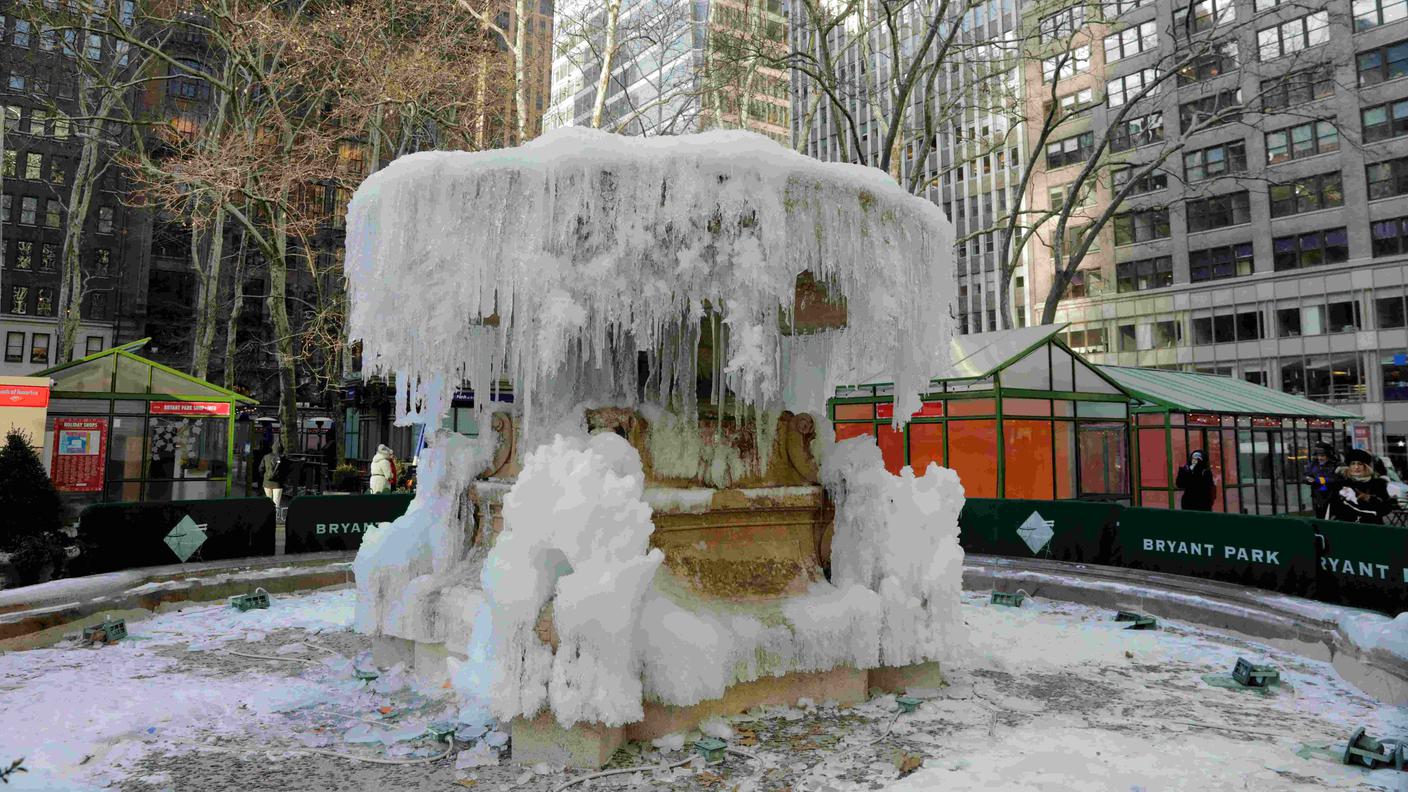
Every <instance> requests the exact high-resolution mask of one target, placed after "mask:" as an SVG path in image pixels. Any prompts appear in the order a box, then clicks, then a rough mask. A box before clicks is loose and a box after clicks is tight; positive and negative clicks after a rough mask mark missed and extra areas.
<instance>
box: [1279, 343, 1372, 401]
mask: <svg viewBox="0 0 1408 792" xmlns="http://www.w3.org/2000/svg"><path fill="white" fill-rule="evenodd" d="M1281 390H1283V391H1285V392H1286V393H1291V394H1294V395H1297V396H1305V397H1307V398H1310V399H1321V400H1324V401H1332V402H1335V401H1339V402H1353V401H1363V399H1364V395H1365V393H1364V371H1363V369H1362V368H1361V367H1360V365H1359V355H1358V354H1348V355H1335V356H1329V355H1318V356H1315V357H1309V358H1305V359H1304V360H1302V359H1300V358H1291V359H1288V360H1282V361H1281Z"/></svg>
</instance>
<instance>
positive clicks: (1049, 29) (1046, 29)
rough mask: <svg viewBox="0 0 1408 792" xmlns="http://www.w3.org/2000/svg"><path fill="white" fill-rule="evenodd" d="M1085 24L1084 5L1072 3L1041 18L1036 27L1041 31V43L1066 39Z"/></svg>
mask: <svg viewBox="0 0 1408 792" xmlns="http://www.w3.org/2000/svg"><path fill="white" fill-rule="evenodd" d="M1084 25H1085V6H1084V5H1073V6H1071V7H1070V8H1063V9H1061V10H1060V11H1057V12H1056V13H1054V14H1052V15H1051V16H1048V17H1044V18H1042V20H1041V22H1039V23H1038V25H1037V29H1038V30H1039V31H1040V33H1041V43H1042V44H1047V43H1050V42H1052V41H1058V40H1064V39H1068V38H1070V37H1071V36H1074V35H1075V33H1076V31H1077V30H1080V29H1081V28H1082V27H1083V26H1084Z"/></svg>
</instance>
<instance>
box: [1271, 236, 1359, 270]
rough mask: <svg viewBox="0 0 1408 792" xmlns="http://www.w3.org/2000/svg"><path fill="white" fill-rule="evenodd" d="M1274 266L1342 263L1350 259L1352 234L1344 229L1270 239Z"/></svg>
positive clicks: (1293, 266)
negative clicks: (1350, 238) (1350, 236)
mask: <svg viewBox="0 0 1408 792" xmlns="http://www.w3.org/2000/svg"><path fill="white" fill-rule="evenodd" d="M1271 252H1272V266H1273V267H1274V268H1275V269H1276V271H1278V272H1280V271H1282V270H1292V269H1302V268H1305V267H1316V266H1319V265H1321V264H1339V263H1341V262H1345V261H1348V260H1349V235H1348V234H1347V233H1345V229H1343V228H1331V229H1328V230H1325V231H1312V232H1310V233H1308V234H1296V235H1294V236H1284V237H1277V238H1275V239H1273V240H1271Z"/></svg>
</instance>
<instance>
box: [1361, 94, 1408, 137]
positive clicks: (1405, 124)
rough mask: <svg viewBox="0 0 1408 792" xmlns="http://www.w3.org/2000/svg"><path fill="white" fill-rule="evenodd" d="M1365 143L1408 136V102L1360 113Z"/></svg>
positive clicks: (1391, 104)
mask: <svg viewBox="0 0 1408 792" xmlns="http://www.w3.org/2000/svg"><path fill="white" fill-rule="evenodd" d="M1359 120H1360V122H1361V123H1362V124H1363V127H1364V142H1365V143H1372V142H1374V141H1376V140H1388V139H1389V138H1395V137H1399V136H1401V135H1408V100H1404V101H1398V102H1389V103H1387V104H1381V105H1375V106H1373V107H1366V108H1364V109H1363V110H1360V111H1359Z"/></svg>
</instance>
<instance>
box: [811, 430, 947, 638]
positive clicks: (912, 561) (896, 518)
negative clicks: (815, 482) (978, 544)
mask: <svg viewBox="0 0 1408 792" xmlns="http://www.w3.org/2000/svg"><path fill="white" fill-rule="evenodd" d="M821 475H822V483H823V484H825V486H826V489H827V491H828V492H829V493H830V495H831V499H832V500H833V501H834V502H835V504H836V522H835V535H834V538H833V539H832V540H831V557H832V569H831V579H832V582H833V583H835V584H836V585H837V586H838V587H842V588H845V587H847V586H856V587H861V588H863V589H866V590H869V591H873V592H877V593H878V594H879V595H880V598H881V600H882V601H883V606H882V610H883V619H882V621H881V624H880V642H879V643H880V662H881V664H883V665H887V666H901V665H907V664H910V663H918V662H922V661H924V660H929V659H935V658H939V657H944V656H947V655H948V654H949V653H951V652H952V651H953V649H954V648H955V647H956V646H958V645H959V643H960V641H961V640H962V635H961V631H962V626H963V621H962V619H961V618H960V617H959V615H958V604H959V594H960V593H961V592H962V588H963V548H961V547H959V544H958V513H959V512H960V511H962V509H963V500H964V498H963V485H962V484H961V483H959V481H958V474H957V473H955V472H953V471H952V470H950V469H948V468H941V467H939V466H938V465H937V464H935V463H933V462H930V463H929V468H928V470H926V471H925V474H924V475H923V476H919V477H916V476H915V475H914V471H913V469H911V468H910V467H908V466H906V467H905V468H904V469H902V470H901V471H900V475H898V476H892V475H890V474H889V473H888V472H887V471H886V470H885V467H884V464H883V462H882V460H881V456H880V448H879V446H877V445H876V444H875V443H874V441H873V440H871V439H870V438H868V437H856V438H852V439H850V440H846V441H844V442H841V443H837V444H835V445H834V446H832V447H831V448H830V449H829V450H828V452H827V453H826V454H825V455H824V456H823V457H822V464H821Z"/></svg>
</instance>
